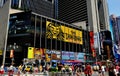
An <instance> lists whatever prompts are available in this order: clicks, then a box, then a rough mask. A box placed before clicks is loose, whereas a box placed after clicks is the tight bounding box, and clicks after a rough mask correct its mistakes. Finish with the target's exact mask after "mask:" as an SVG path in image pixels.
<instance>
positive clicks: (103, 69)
mask: <svg viewBox="0 0 120 76" xmlns="http://www.w3.org/2000/svg"><path fill="white" fill-rule="evenodd" d="M101 70H102V76H105V66H104V65H102V66H101Z"/></svg>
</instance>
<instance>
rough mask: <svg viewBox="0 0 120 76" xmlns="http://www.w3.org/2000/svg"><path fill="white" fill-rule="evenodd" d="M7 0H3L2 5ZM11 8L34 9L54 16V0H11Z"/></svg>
mask: <svg viewBox="0 0 120 76" xmlns="http://www.w3.org/2000/svg"><path fill="white" fill-rule="evenodd" d="M6 1H7V0H2V1H1V2H0V5H1V6H2V5H3V4H4V3H5V2H6ZM11 8H12V9H16V10H24V11H32V12H36V13H38V14H40V15H44V16H48V17H52V18H53V17H54V3H53V0H11Z"/></svg>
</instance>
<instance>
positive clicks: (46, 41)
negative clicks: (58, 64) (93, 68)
mask: <svg viewBox="0 0 120 76" xmlns="http://www.w3.org/2000/svg"><path fill="white" fill-rule="evenodd" d="M21 25H22V26H21ZM83 41H84V36H83V30H82V29H81V28H79V27H77V26H73V25H72V24H67V23H65V22H61V21H58V20H55V19H52V18H49V17H46V16H43V15H39V14H36V13H33V12H32V13H31V12H22V13H16V14H11V15H10V27H9V32H8V44H7V54H6V60H7V61H6V63H10V61H11V60H10V57H9V56H10V51H11V49H14V50H15V51H14V61H15V63H16V64H19V63H20V62H21V61H22V59H24V58H35V57H36V55H39V56H40V58H43V59H46V61H47V62H50V61H51V60H80V61H81V60H82V62H86V60H85V59H84V56H85V53H84V51H83ZM11 46H15V47H16V48H13V47H11ZM30 51H31V52H30ZM32 51H34V53H32ZM21 54H22V55H21ZM54 54H55V55H54ZM19 55H20V56H19ZM57 55H58V56H57ZM81 55H82V58H81ZM54 56H55V57H54ZM56 57H58V58H57V59H55V58H56ZM87 59H88V60H91V62H94V61H92V60H94V59H93V57H92V56H87ZM89 62H90V61H89Z"/></svg>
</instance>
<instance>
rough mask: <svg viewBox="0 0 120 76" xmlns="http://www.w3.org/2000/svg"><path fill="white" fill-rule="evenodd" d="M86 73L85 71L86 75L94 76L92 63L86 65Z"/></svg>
mask: <svg viewBox="0 0 120 76" xmlns="http://www.w3.org/2000/svg"><path fill="white" fill-rule="evenodd" d="M84 73H85V76H92V69H91V66H90V64H88V63H87V65H86V66H85V71H84Z"/></svg>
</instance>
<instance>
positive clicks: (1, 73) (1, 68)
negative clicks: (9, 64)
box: [0, 64, 4, 76]
mask: <svg viewBox="0 0 120 76" xmlns="http://www.w3.org/2000/svg"><path fill="white" fill-rule="evenodd" d="M3 75H4V64H2V65H1V67H0V76H3Z"/></svg>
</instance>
